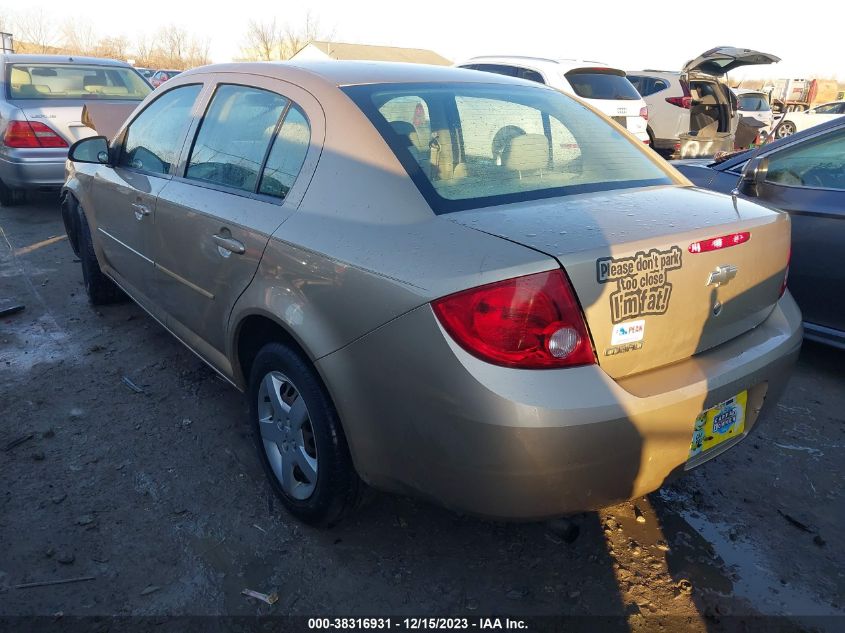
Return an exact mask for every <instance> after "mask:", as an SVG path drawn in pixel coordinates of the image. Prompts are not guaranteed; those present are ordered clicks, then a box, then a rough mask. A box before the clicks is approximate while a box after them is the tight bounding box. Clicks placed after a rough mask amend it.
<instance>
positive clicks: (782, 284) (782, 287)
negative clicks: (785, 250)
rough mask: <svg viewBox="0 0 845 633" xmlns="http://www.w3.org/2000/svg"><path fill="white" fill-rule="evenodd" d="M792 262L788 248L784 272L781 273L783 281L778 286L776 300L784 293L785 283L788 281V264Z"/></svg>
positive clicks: (790, 250) (790, 249)
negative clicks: (778, 290)
mask: <svg viewBox="0 0 845 633" xmlns="http://www.w3.org/2000/svg"><path fill="white" fill-rule="evenodd" d="M791 261H792V247H791V246H790V247H789V255H787V256H786V270H785V271H784V272H783V281H782V282H781V284H780V294H779V295H778V299H780V298H781V297H782V296H783V293H785V292H786V282H787V281H789V262H791Z"/></svg>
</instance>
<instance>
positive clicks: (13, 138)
mask: <svg viewBox="0 0 845 633" xmlns="http://www.w3.org/2000/svg"><path fill="white" fill-rule="evenodd" d="M3 143H4V144H5V145H6V147H16V148H32V147H67V143H66V142H65V140H64V139H63V138H62V137H61V136H59V135H58V134H56V133H55V132H54V131H53V130H51V129H50V128H49V127H47V126H46V125H44V124H43V123H39V122H37V121H35V122H30V121H9V125H8V126H7V127H6V133H5V134H4V135H3Z"/></svg>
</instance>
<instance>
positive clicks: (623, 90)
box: [565, 68, 640, 101]
mask: <svg viewBox="0 0 845 633" xmlns="http://www.w3.org/2000/svg"><path fill="white" fill-rule="evenodd" d="M565 76H566V80H567V81H568V82H569V85H571V86H572V90H573V91H574V92H575V94H576V95H578V96H579V97H581V98H583V99H612V100H614V101H635V100H639V99H640V94H639V93H638V92H637V90H636V88H634V86H633V84H632V83H631V82H630V81H628V78H627V77H625V75H624V74H621V75H620V74H619V72H618V71H613V70H604V69H602V68H588V69H576V70H570V71H569V72H568V73H566V75H565Z"/></svg>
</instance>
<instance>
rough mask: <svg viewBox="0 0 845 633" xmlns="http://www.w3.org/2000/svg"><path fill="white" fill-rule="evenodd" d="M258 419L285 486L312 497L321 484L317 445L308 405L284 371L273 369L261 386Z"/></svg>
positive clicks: (271, 459) (300, 496)
mask: <svg viewBox="0 0 845 633" xmlns="http://www.w3.org/2000/svg"><path fill="white" fill-rule="evenodd" d="M258 423H259V429H260V431H261V440H262V443H263V445H264V451H265V453H266V455H267V460H268V461H269V462H270V467H271V468H272V469H273V473H274V474H275V476H276V479H277V480H278V481H279V484H280V485H281V487H282V490H283V491H284V492H285V493H286V494H287V495H289V496H290V497H292V498H294V499H298V500H304V499H308V498H309V497H310V496H311V495H312V494H313V493H314V488H315V487H316V485H317V446H316V443H315V441H314V430H313V427H312V426H311V418H310V417H309V415H308V407H307V406H306V404H305V400H304V399H303V398H302V395H301V394H300V393H299V390H298V389H297V388H296V386H295V385H294V384H293V382H292V381H291V380H290V379H289V378H288V377H287V376H285V375H284V374H282V373H281V372H278V371H272V372H270V373H268V374H267V375H265V376H264V378H263V379H262V380H261V385H260V386H259V388H258Z"/></svg>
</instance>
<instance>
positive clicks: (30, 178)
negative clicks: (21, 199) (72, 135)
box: [0, 147, 67, 189]
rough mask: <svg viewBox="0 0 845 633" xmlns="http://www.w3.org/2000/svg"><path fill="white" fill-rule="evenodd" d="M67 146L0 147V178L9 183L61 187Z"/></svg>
mask: <svg viewBox="0 0 845 633" xmlns="http://www.w3.org/2000/svg"><path fill="white" fill-rule="evenodd" d="M66 158H67V149H66V148H62V149H31V150H30V149H11V148H8V147H4V148H2V149H0V180H2V181H3V183H4V184H6V186H8V187H13V188H20V189H40V188H47V187H49V188H53V187H61V186H62V183H64V181H65V159H66Z"/></svg>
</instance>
